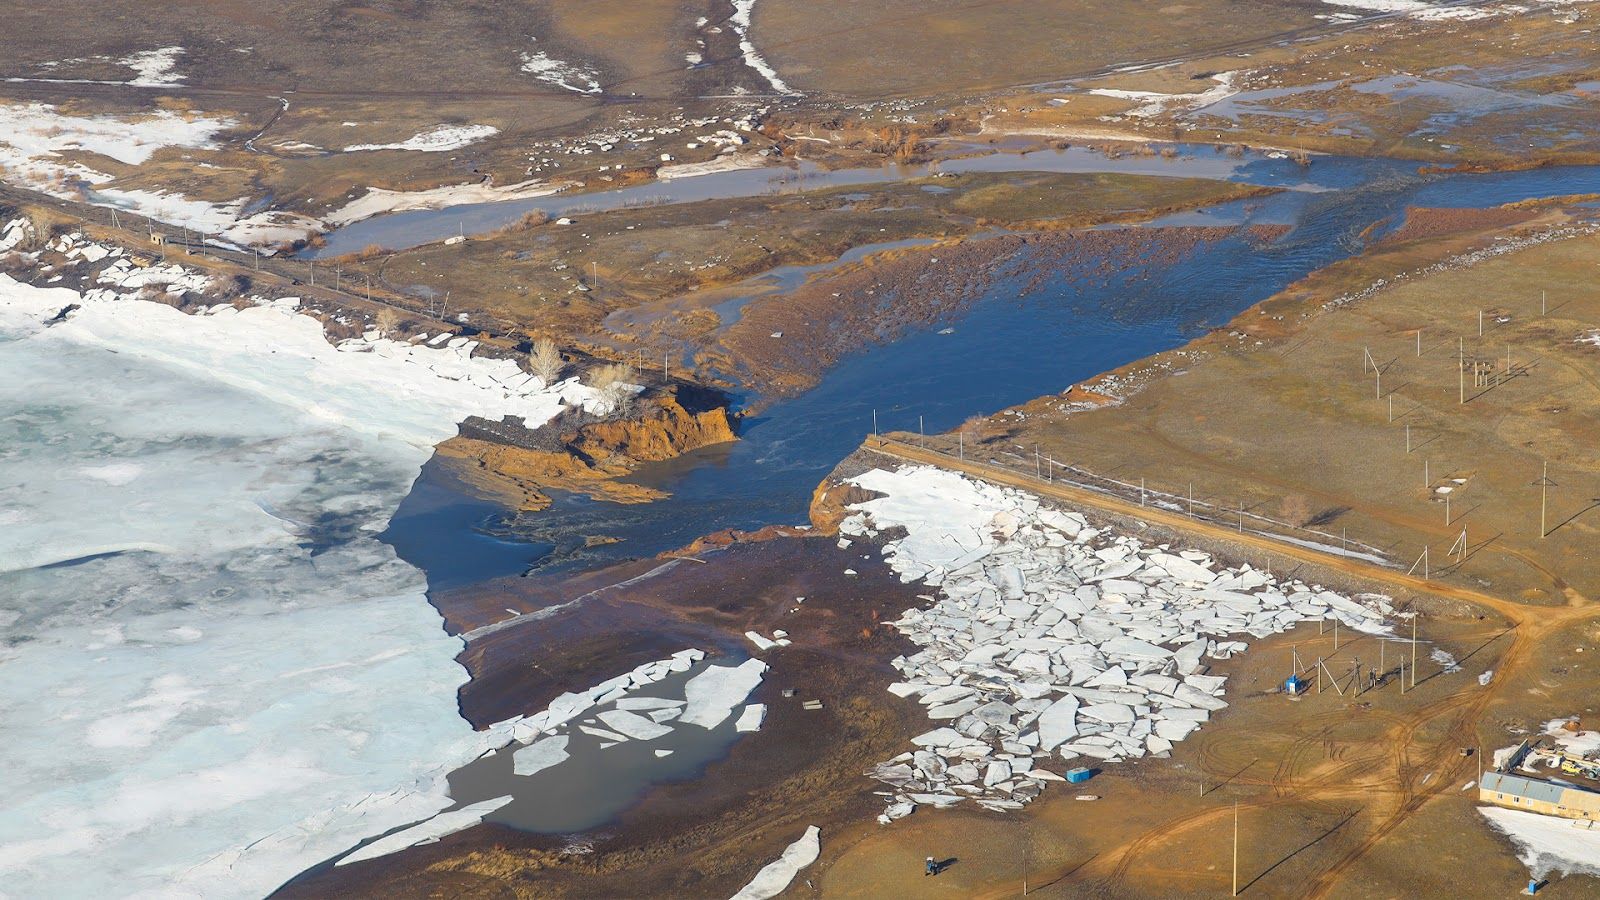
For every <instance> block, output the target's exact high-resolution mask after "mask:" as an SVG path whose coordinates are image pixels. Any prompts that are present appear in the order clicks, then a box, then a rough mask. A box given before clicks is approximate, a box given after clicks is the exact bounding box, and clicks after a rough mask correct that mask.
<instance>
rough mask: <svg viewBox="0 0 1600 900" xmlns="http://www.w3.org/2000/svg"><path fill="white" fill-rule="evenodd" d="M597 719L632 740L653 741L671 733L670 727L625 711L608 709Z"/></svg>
mask: <svg viewBox="0 0 1600 900" xmlns="http://www.w3.org/2000/svg"><path fill="white" fill-rule="evenodd" d="M599 718H600V721H602V722H604V723H606V726H607V727H609V728H611V729H612V730H613V731H617V732H620V733H622V734H625V735H627V736H628V737H631V738H633V739H634V740H639V741H653V740H655V739H656V738H658V737H661V736H662V735H665V734H671V733H672V729H671V728H670V727H668V726H666V725H661V724H658V723H656V722H654V721H652V720H650V719H647V718H645V717H644V716H641V715H639V714H637V713H631V712H628V711H627V710H625V709H608V710H606V711H605V712H603V713H601V714H600V717H599Z"/></svg>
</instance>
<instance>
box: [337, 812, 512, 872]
mask: <svg viewBox="0 0 1600 900" xmlns="http://www.w3.org/2000/svg"><path fill="white" fill-rule="evenodd" d="M510 802H511V798H510V797H496V798H494V799H493V800H484V801H483V802H481V803H474V804H472V805H471V806H463V807H462V808H460V809H456V810H451V811H449V812H442V813H439V814H438V815H436V816H434V817H433V818H431V819H428V820H426V821H424V822H420V823H418V824H416V825H413V826H411V827H410V828H407V829H405V830H404V831H397V832H395V833H394V834H391V835H387V836H385V837H381V838H378V839H377V840H375V841H373V842H372V843H370V844H367V845H366V846H364V847H361V848H359V849H356V850H354V851H352V852H350V853H348V854H346V855H345V856H344V858H343V859H340V860H339V861H338V862H337V863H334V865H338V866H342V865H346V864H348V863H353V862H360V861H362V860H364V859H376V858H378V857H380V856H388V855H389V854H391V853H396V852H398V851H401V850H404V849H406V848H407V847H415V846H416V845H418V844H431V843H433V842H434V841H437V840H439V839H440V838H442V837H446V836H448V835H452V834H455V833H456V832H458V831H464V830H466V829H468V828H471V827H472V826H474V825H476V824H478V823H479V822H482V821H483V817H484V816H487V815H488V814H489V813H492V812H494V811H495V810H497V809H499V808H500V807H502V806H505V805H506V804H507V803H510Z"/></svg>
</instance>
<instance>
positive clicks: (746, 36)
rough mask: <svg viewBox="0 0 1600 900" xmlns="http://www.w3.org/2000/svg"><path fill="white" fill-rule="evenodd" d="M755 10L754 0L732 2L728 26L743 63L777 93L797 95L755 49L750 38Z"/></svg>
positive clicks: (753, 42)
mask: <svg viewBox="0 0 1600 900" xmlns="http://www.w3.org/2000/svg"><path fill="white" fill-rule="evenodd" d="M755 8H756V0H733V15H732V16H731V17H729V19H728V24H730V25H732V26H733V31H734V33H735V34H737V35H738V36H739V52H740V53H742V54H743V55H744V63H745V65H747V66H749V67H750V68H751V69H754V70H755V72H756V74H758V75H760V76H761V77H762V78H765V79H766V80H767V83H768V84H770V85H772V89H773V90H775V91H777V92H778V93H780V94H793V93H797V92H796V91H795V90H794V89H793V88H791V87H789V85H787V84H785V83H784V81H783V79H782V78H779V77H778V70H777V69H774V68H773V67H772V64H771V63H769V62H767V60H766V58H765V57H763V56H762V55H761V52H760V51H759V50H757V49H756V45H755V41H754V40H753V39H752V38H751V37H750V16H751V14H752V13H754V12H755Z"/></svg>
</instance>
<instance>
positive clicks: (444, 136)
mask: <svg viewBox="0 0 1600 900" xmlns="http://www.w3.org/2000/svg"><path fill="white" fill-rule="evenodd" d="M499 133H500V129H498V128H496V127H494V126H493V125H440V126H439V127H437V128H431V129H429V130H427V131H423V132H420V133H418V134H414V135H412V136H411V137H408V138H406V139H405V140H403V141H400V142H399V143H395V144H354V145H352V146H349V147H346V148H344V152H346V153H353V152H357V151H362V150H418V151H421V152H423V153H443V152H444V151H446V150H459V149H461V148H462V147H465V146H467V145H468V144H475V143H477V142H478V141H481V140H485V139H487V138H491V137H494V136H495V135H497V134H499Z"/></svg>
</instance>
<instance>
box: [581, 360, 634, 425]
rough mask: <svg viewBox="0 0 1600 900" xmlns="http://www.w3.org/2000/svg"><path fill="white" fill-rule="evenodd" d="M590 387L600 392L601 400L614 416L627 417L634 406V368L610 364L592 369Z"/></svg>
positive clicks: (625, 364) (624, 364)
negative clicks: (630, 408)
mask: <svg viewBox="0 0 1600 900" xmlns="http://www.w3.org/2000/svg"><path fill="white" fill-rule="evenodd" d="M589 386H590V387H593V388H594V389H595V390H597V391H599V392H600V399H601V400H603V401H605V404H606V408H607V409H608V410H609V411H610V412H611V413H612V414H613V415H619V416H622V415H627V413H628V409H629V407H631V406H632V405H633V366H630V365H628V364H627V363H608V364H607V365H603V366H600V367H598V368H595V369H592V370H590V372H589Z"/></svg>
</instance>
